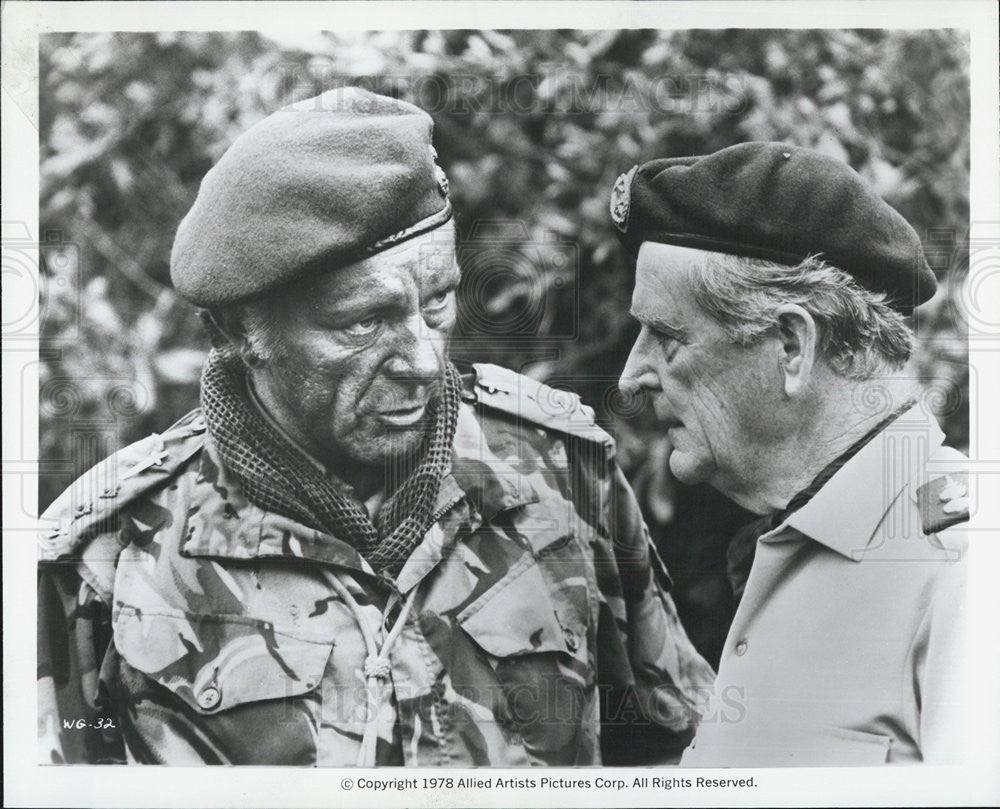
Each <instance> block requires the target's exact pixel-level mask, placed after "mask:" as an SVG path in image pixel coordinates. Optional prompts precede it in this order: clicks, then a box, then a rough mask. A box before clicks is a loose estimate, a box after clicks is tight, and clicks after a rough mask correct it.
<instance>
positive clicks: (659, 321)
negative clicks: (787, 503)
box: [620, 242, 782, 493]
mask: <svg viewBox="0 0 1000 809" xmlns="http://www.w3.org/2000/svg"><path fill="white" fill-rule="evenodd" d="M706 257H707V254H706V253H705V251H702V250H695V249H690V248H684V247H674V246H672V245H665V244H658V243H653V242H646V243H644V244H643V245H642V247H641V248H640V250H639V256H638V261H637V264H636V280H635V291H634V293H633V295H632V315H633V317H635V318H636V319H637V320H638V321H639V323H640V324H642V330H641V331H640V333H639V337H638V339H637V340H636V343H635V345H634V346H633V347H632V351H631V353H630V355H629V358H628V361H627V363H626V365H625V369H624V371H623V372H622V376H621V383H620V384H621V386H622V388H623V389H625V390H633V391H634V390H636V389H642V390H643V391H644V392H645V394H646V395H648V396H649V397H650V399H651V403H652V406H653V409H654V410H655V412H656V415H657V417H658V418H659V420H660V421H661V422H662V423H663V425H664V426H665V427H666V429H667V433H668V435H669V437H670V440H671V443H672V444H673V451H672V453H671V455H670V460H669V464H670V469H671V471H672V472H673V473H674V475H675V476H676V477H677V479H678V480H680V481H682V482H684V483H702V482H708V483H711V484H712V485H713V486H715V487H716V488H717V489H719V490H720V491H723V492H726V493H730V492H733V491H740V490H743V489H745V488H746V486H745V483H744V481H746V479H747V477H748V476H752V475H753V470H754V468H755V466H756V463H755V458H758V457H759V455H758V454H759V453H760V452H762V451H766V446H767V442H768V440H769V436H770V435H772V434H773V431H774V429H776V425H775V424H774V423H773V422H772V423H769V413H770V414H771V415H772V416H773V415H775V413H776V410H777V407H778V404H779V402H778V401H777V400H776V397H780V390H781V384H782V377H781V374H780V368H779V364H778V362H777V355H776V353H775V352H774V351H773V350H770V351H769V350H768V347H767V345H765V344H764V343H762V344H760V345H754V346H751V347H749V348H744V347H741V346H739V345H737V344H735V343H734V342H733V341H732V340H731V339H730V338H729V337H728V336H727V335H726V334H725V332H724V331H723V329H722V327H721V326H720V325H719V324H718V323H717V322H716V321H715V320H713V319H712V318H711V317H710V316H709V315H707V314H706V313H705V312H704V311H703V310H702V309H701V307H700V306H699V304H698V303H697V302H696V300H695V298H694V297H693V295H692V292H691V273H692V268H693V267H696V266H698V264H699V263H703V262H704V261H705V259H706ZM772 360H773V361H772Z"/></svg>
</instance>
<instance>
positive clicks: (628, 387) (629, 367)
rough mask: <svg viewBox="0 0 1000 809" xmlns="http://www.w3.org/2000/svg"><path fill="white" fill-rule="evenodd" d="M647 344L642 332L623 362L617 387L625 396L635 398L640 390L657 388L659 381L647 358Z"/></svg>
mask: <svg viewBox="0 0 1000 809" xmlns="http://www.w3.org/2000/svg"><path fill="white" fill-rule="evenodd" d="M647 342H648V341H647V340H646V335H645V330H644V331H643V333H642V334H640V335H639V337H638V339H636V341H635V345H633V346H632V350H631V351H630V352H629V355H628V359H627V360H626V361H625V367H624V368H623V369H622V374H621V378H620V379H619V380H618V387H619V388H620V389H621V391H622V393H624V394H626V395H629V396H635V395H636V394H638V393H640V392H641V391H642V390H650V389H655V388H656V387H658V386H659V379H658V377H657V376H656V373H655V372H654V371H653V369H652V367H651V365H650V363H649V361H648V358H647V357H648V346H647V345H646V343H647Z"/></svg>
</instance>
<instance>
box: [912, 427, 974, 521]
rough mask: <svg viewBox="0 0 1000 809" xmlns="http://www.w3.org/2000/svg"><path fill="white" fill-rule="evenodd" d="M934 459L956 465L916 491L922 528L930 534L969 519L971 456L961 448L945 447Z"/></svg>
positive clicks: (932, 478)
mask: <svg viewBox="0 0 1000 809" xmlns="http://www.w3.org/2000/svg"><path fill="white" fill-rule="evenodd" d="M932 460H933V461H936V462H940V463H944V464H947V465H948V466H954V468H952V469H950V470H949V471H948V472H946V473H944V474H937V475H934V476H932V477H931V478H930V480H928V481H927V482H926V483H924V484H923V485H922V486H920V487H919V488H918V489H917V490H916V501H917V507H918V508H919V510H920V527H921V530H922V531H923V533H924V534H925V535H928V536H929V535H931V534H938V533H940V532H942V531H945V530H947V529H948V528H951V527H952V526H955V525H959V524H960V523H964V522H968V521H969V473H968V471H967V468H966V465H967V464H968V459H967V458H966V457H965V456H964V455H963V454H962V453H960V452H959V451H958V450H954V449H951V448H950V447H941V448H940V451H939V452H938V453H936V454H935V456H933V458H932Z"/></svg>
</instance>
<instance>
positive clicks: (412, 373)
mask: <svg viewBox="0 0 1000 809" xmlns="http://www.w3.org/2000/svg"><path fill="white" fill-rule="evenodd" d="M458 281H459V270H458V265H457V263H456V261H455V233H454V228H453V226H452V224H451V223H448V224H447V225H444V226H442V227H440V228H438V229H436V230H434V231H432V232H430V233H427V234H423V235H421V236H417V237H414V238H412V239H409V240H408V241H406V242H403V243H402V244H400V245H398V246H397V247H394V248H391V249H389V250H386V251H384V252H382V253H379V254H377V255H375V256H372V257H371V258H368V259H365V260H363V261H359V262H357V263H355V264H351V265H349V266H347V267H344V268H341V269H338V270H335V271H333V272H330V273H327V274H325V275H320V276H318V277H316V278H315V279H314V280H311V281H309V282H306V283H302V284H298V285H296V286H294V287H293V288H292V289H291V290H290V291H289V292H288V293H287V294H286V295H284V296H283V297H282V298H281V299H279V300H277V301H275V307H276V309H275V310H274V312H273V314H274V317H273V321H274V323H273V325H272V327H271V329H270V331H271V334H270V337H271V341H270V342H271V343H272V344H273V347H272V352H271V356H270V357H269V358H268V359H267V362H266V363H265V364H264V366H263V367H262V368H260V369H259V370H258V372H257V373H256V374H255V377H254V381H255V385H257V387H258V390H260V389H261V387H262V386H265V387H266V388H267V389H268V391H269V393H270V395H269V396H267V397H266V398H265V401H270V402H275V401H276V402H277V408H276V409H277V410H278V412H277V413H274V414H273V415H275V416H276V417H277V418H278V420H279V421H281V422H282V423H283V424H284V425H285V426H286V427H288V428H289V429H290V431H291V432H292V434H293V435H296V437H298V438H300V440H302V441H303V443H305V445H306V448H307V449H309V450H310V451H311V452H313V453H314V454H315V455H316V456H317V457H319V458H321V459H324V460H330V459H337V458H346V459H349V460H351V461H354V462H358V463H362V464H374V463H378V462H382V461H385V460H386V459H388V458H391V457H394V456H398V455H400V454H402V453H406V452H409V451H412V450H414V449H416V448H417V447H418V446H419V444H420V441H421V438H422V435H423V432H424V430H425V429H426V426H427V424H428V422H429V420H430V413H429V407H428V405H429V403H430V402H431V400H432V398H433V397H434V396H435V395H436V393H437V388H438V384H439V382H440V380H441V378H442V376H443V372H444V365H445V362H446V356H447V337H448V334H449V332H450V331H451V329H452V327H453V326H454V323H455V288H456V286H457V285H458Z"/></svg>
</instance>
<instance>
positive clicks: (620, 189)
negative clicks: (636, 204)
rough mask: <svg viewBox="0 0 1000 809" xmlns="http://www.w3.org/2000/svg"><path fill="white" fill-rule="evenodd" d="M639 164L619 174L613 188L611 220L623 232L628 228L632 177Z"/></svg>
mask: <svg viewBox="0 0 1000 809" xmlns="http://www.w3.org/2000/svg"><path fill="white" fill-rule="evenodd" d="M638 169H639V167H638V166H632V168H630V169H629V170H628V171H627V172H625V173H624V174H621V175H619V177H618V179H617V180H615V184H614V187H613V188H612V189H611V221H612V222H613V223H614V226H615V227H616V228H618V230H620V231H621V232H622V233H624V232H625V231H626V230H628V213H629V207H630V205H631V199H632V178H633V177H634V176H635V173H636V171H637V170H638Z"/></svg>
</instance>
